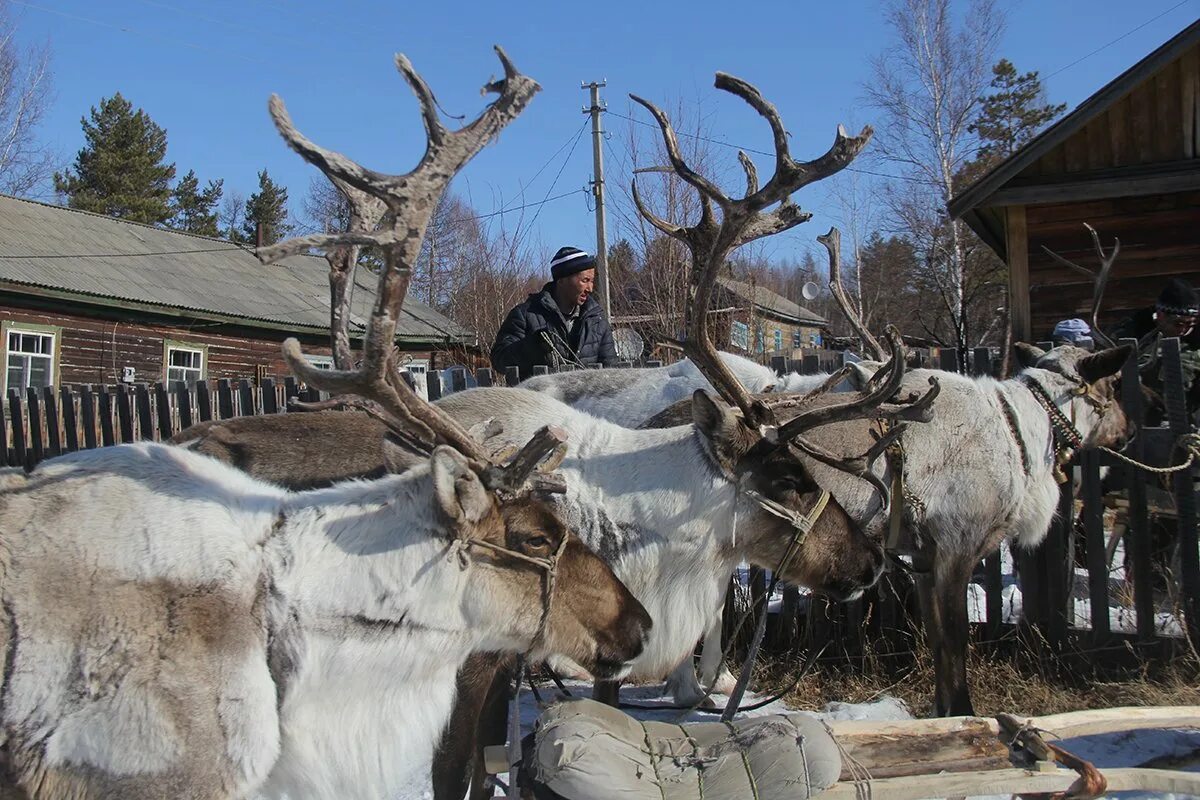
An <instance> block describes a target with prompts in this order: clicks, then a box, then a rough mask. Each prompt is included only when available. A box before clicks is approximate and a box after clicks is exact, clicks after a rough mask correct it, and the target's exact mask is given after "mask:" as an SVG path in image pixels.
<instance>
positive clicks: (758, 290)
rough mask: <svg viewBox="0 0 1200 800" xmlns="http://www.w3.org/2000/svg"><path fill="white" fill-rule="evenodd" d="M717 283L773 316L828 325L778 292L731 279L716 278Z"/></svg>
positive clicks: (819, 317) (822, 319)
mask: <svg viewBox="0 0 1200 800" xmlns="http://www.w3.org/2000/svg"><path fill="white" fill-rule="evenodd" d="M717 283H719V284H720V285H721V286H723V287H725V289H726V290H727V291H729V292H732V293H733V294H735V295H737V296H738V297H740V298H742V299H743V300H745V301H746V302H748V303H753V304H754V305H756V306H758V307H759V308H761V309H763V310H765V311H770V312H771V313H773V314H778V315H779V316H782V317H790V318H792V319H794V320H797V321H799V322H804V323H808V324H811V325H826V324H828V322H827V321H826V320H825V318H824V317H821V316H818V315H817V314H814V313H813V312H811V311H809V310H808V309H807V308H805V307H804V306H801V305H797V304H795V303H793V302H792V301H791V300H788V299H787V298H786V297H784V296H783V295H781V294H779V293H778V292H772V291H771V290H770V289H764V288H763V287H761V286H758V285H753V286H752V285H750V284H749V283H743V282H742V281H735V280H733V279H731V278H717Z"/></svg>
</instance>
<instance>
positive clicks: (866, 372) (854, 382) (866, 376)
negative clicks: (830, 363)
mask: <svg viewBox="0 0 1200 800" xmlns="http://www.w3.org/2000/svg"><path fill="white" fill-rule="evenodd" d="M849 366H850V374H849V375H847V376H846V382H847V383H849V384H850V386H851V387H853V389H854V390H855V391H862V388H863V387H864V386H866V385H867V381H869V380H871V378H874V377H875V373H876V372H879V370H881V369H883V362H882V361H854V362H851V363H850V365H849Z"/></svg>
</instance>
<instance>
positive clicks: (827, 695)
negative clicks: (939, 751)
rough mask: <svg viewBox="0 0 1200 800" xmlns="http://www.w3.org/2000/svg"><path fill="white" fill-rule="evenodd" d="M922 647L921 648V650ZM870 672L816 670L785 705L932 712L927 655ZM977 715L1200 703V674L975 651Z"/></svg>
mask: <svg viewBox="0 0 1200 800" xmlns="http://www.w3.org/2000/svg"><path fill="white" fill-rule="evenodd" d="M921 649H923V646H922V648H921ZM866 665H867V666H866V668H865V669H853V670H852V669H850V668H848V667H846V666H845V665H844V664H843V665H828V664H825V665H818V666H817V667H816V668H814V669H813V670H811V672H810V673H809V674H808V675H807V676H805V678H804V679H803V680H802V681H801V682H800V684H799V685H798V686H797V687H796V688H795V689H794V690H793V691H792V692H790V693H789V694H788V695H787V696H786V697H785V698H784V699H785V701H786V702H787V703H788V704H789V705H791V706H793V707H795V708H799V709H813V710H817V709H820V708H822V707H823V706H824V705H825V704H826V703H828V702H830V701H835V700H840V701H844V702H850V703H865V702H870V701H872V700H876V699H878V698H879V697H881V696H883V695H891V696H893V697H897V698H899V699H901V700H903V701H904V703H905V704H907V706H908V707H909V709H910V710H911V711H912V712H913V713H914V714H916V715H918V716H924V715H927V714H928V713H930V711H931V709H932V707H933V662H932V660H931V658H930V656H929V653H928V651H925V652H919V653H918V655H917V659H916V666H915V667H913V668H912V669H910V670H908V671H906V672H905V674H903V676H901V677H899V678H898V679H897V678H896V677H894V676H889V675H888V674H887V672H886V671H885V670H883V669H882V668H880V667H879V664H878V662H877V660H876V659H873V658H871V657H868V658H867V659H866ZM797 666H798V665H797V664H790V665H785V664H783V663H781V662H779V661H776V662H774V663H768V664H764V665H763V667H762V669H761V670H760V674H759V678H760V680H759V682H758V686H759V687H760V688H761V689H764V690H765V689H769V688H770V687H773V686H780V685H782V684H784V683H785V682H786V681H787V673H788V672H789V671H793V672H792V674H793V675H794V670H795V669H796V668H797ZM967 676H968V680H969V681H970V685H971V699H972V702H973V703H974V705H975V711H976V713H978V714H981V715H992V714H996V713H999V712H1001V711H1007V712H1009V713H1013V714H1018V715H1026V716H1041V715H1045V714H1057V713H1061V712H1066V711H1080V710H1083V709H1088V708H1111V707H1115V706H1175V705H1200V680H1198V678H1200V669H1198V668H1197V665H1196V663H1195V661H1194V660H1193V659H1183V658H1180V659H1177V660H1176V661H1175V662H1172V663H1171V664H1168V665H1166V666H1160V667H1157V668H1155V669H1154V671H1153V672H1151V671H1150V670H1149V669H1146V670H1143V671H1142V672H1141V673H1140V674H1136V675H1132V676H1125V677H1122V679H1120V680H1113V679H1111V678H1108V679H1102V678H1098V677H1096V676H1085V675H1081V674H1080V672H1079V671H1078V670H1074V671H1072V670H1070V669H1066V668H1059V669H1055V668H1053V667H1050V668H1047V667H1046V665H1044V664H1041V663H1038V662H1036V661H1035V660H1034V659H1032V658H1031V657H1029V656H1028V655H1020V656H1000V655H984V654H982V653H981V652H980V650H979V649H977V648H972V651H971V654H970V657H969V659H968V663H967Z"/></svg>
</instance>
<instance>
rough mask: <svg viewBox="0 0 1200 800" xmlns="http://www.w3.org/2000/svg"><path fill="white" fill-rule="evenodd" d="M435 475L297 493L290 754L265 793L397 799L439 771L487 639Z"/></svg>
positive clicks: (284, 657)
mask: <svg viewBox="0 0 1200 800" xmlns="http://www.w3.org/2000/svg"><path fill="white" fill-rule="evenodd" d="M431 491H432V488H431V486H430V480H429V475H428V472H427V471H426V470H423V469H422V470H417V471H414V472H413V473H408V474H406V475H400V476H394V477H388V478H384V479H382V480H380V481H375V482H371V483H356V484H348V485H344V486H340V487H334V488H332V489H326V490H320V491H317V492H306V493H303V494H300V495H297V496H296V497H295V498H294V499H293V501H292V502H290V503H289V504H288V505H287V506H285V509H284V512H283V516H282V517H281V522H279V523H277V527H281V530H280V532H279V533H278V534H277V535H276V536H275V537H274V538H273V540H272V541H271V543H270V544H269V552H270V553H271V556H272V557H271V564H272V574H271V584H272V591H271V596H272V600H271V612H270V618H271V628H272V633H271V649H272V653H271V662H272V672H273V677H274V679H275V681H276V684H277V691H278V692H279V694H280V719H281V727H282V733H283V737H282V751H281V754H280V758H279V761H278V763H277V765H276V767H275V769H274V770H273V772H272V774H271V777H270V779H269V781H268V786H267V789H266V791H265V794H266V795H267V796H280V795H284V794H286V795H289V796H291V797H298V796H313V797H346V798H357V797H362V798H369V797H395V796H397V795H398V794H403V793H404V792H405V790H407V789H408V788H410V785H411V784H412V782H413V781H416V782H417V783H418V784H419V783H421V782H423V781H426V780H427V775H426V774H425V770H426V769H427V765H428V762H429V760H430V759H431V758H432V748H433V743H434V742H436V741H437V738H438V736H439V734H440V732H441V728H442V727H443V726H444V724H445V722H446V720H447V719H448V718H449V714H450V708H451V704H452V702H453V698H454V686H455V673H456V672H457V670H458V667H459V666H460V665H461V664H462V663H463V662H464V661H465V660H466V658H467V656H468V655H469V654H470V653H471V651H472V650H474V649H477V648H478V646H479V645H480V643H481V640H482V639H483V634H481V633H473V632H471V630H470V627H469V625H468V621H467V620H466V619H465V618H464V612H463V607H464V604H463V597H464V594H465V592H466V590H467V588H468V583H469V578H470V574H471V572H470V570H467V571H463V570H461V569H460V568H459V565H458V563H457V561H456V560H453V559H450V558H447V557H446V542H445V540H444V539H443V538H441V536H440V535H439V534H437V533H436V529H435V523H436V518H435V517H434V515H433V508H432V504H431V502H430V500H429V496H430V493H431Z"/></svg>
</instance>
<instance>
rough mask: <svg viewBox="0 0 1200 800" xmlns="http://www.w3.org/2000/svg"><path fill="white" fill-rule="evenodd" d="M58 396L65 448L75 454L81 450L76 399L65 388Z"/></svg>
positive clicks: (0, 426)
mask: <svg viewBox="0 0 1200 800" xmlns="http://www.w3.org/2000/svg"><path fill="white" fill-rule="evenodd" d="M58 396H59V402H60V403H61V404H62V419H63V434H64V437H63V446H64V447H65V448H66V452H68V453H74V452H75V451H76V450H78V449H79V419H78V417H77V416H76V415H75V398H74V396H72V394H71V390H70V389H68V388H67V387H65V386H63V387H60V388H59V390H58ZM0 428H3V425H0ZM0 438H2V437H0Z"/></svg>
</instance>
